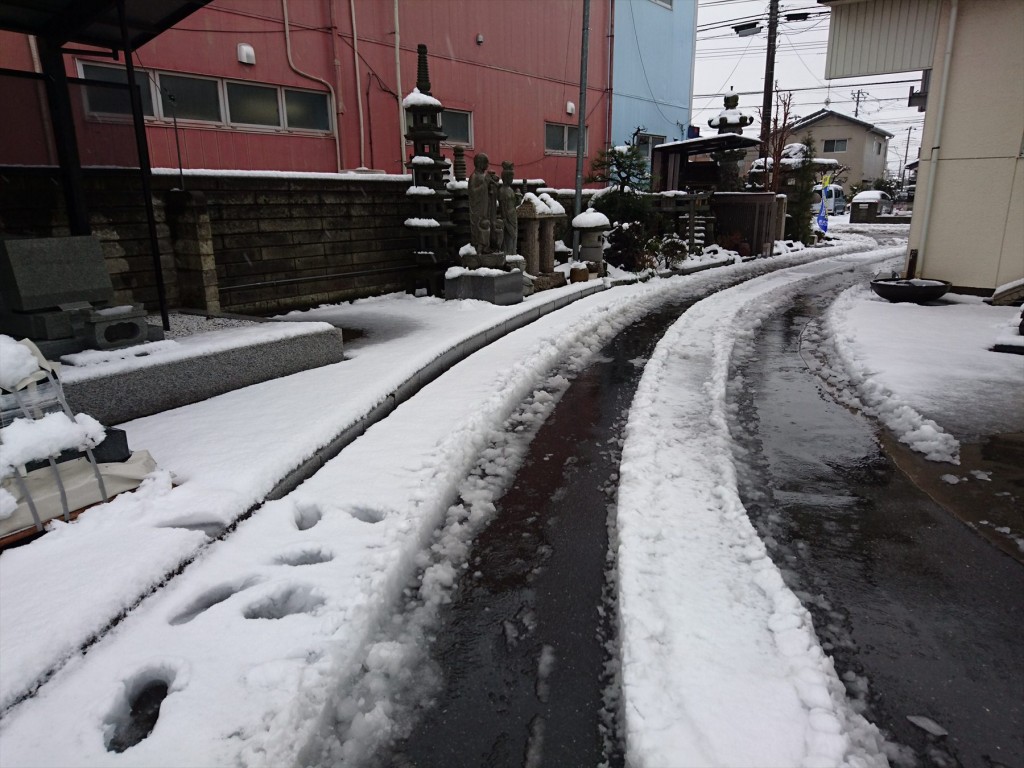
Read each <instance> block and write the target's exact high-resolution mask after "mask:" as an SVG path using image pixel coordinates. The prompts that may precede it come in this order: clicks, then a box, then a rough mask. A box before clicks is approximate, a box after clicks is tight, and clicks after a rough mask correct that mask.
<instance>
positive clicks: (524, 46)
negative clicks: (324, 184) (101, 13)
mask: <svg viewBox="0 0 1024 768" xmlns="http://www.w3.org/2000/svg"><path fill="white" fill-rule="evenodd" d="M353 6H354V9H355V21H356V29H357V31H358V36H357V40H356V43H355V44H356V45H357V46H358V53H359V64H358V87H357V70H356V64H355V60H354V52H353V42H354V41H353V34H352V27H353V25H352V8H353ZM283 8H284V6H283V4H282V0H213V2H212V3H211V4H210V5H209V6H207V7H206V8H204V9H202V10H200V11H198V12H196V13H194V14H193V15H191V16H189V17H188V18H186V19H185V20H184V21H183V22H181V23H180V24H179V25H178V26H177V27H175V28H173V29H171V30H169V31H167V32H165V33H164V34H162V35H161V36H160V37H158V38H156V39H155V40H154V41H153V42H151V43H150V44H148V45H146V46H144V47H143V48H142V49H140V50H139V51H138V55H137V59H136V63H137V64H141V65H142V66H143V67H146V68H152V69H158V70H163V71H171V72H182V73H191V74H197V75H210V76H215V77H221V78H227V79H237V80H250V81H254V82H260V83H268V84H273V85H282V86H288V87H296V88H304V89H312V90H319V91H326V90H327V86H326V85H324V84H321V83H319V82H316V81H315V80H311V79H310V78H307V77H304V76H303V75H301V74H298V73H296V72H295V71H293V69H292V67H291V66H289V63H288V60H287V55H286V45H285V35H284V24H283ZM287 8H288V12H289V20H290V26H291V42H292V59H293V63H294V65H295V67H296V68H297V69H299V70H301V71H302V72H304V73H306V74H308V75H311V76H313V77H315V78H319V79H321V80H323V81H326V82H327V83H330V85H331V86H332V87H333V88H334V90H335V92H336V94H338V96H339V98H338V103H337V105H336V106H337V108H338V109H339V112H340V114H338V115H337V116H336V117H337V123H338V125H339V127H340V130H339V133H338V135H339V137H340V139H339V144H340V146H338V147H337V148H336V147H335V138H334V136H333V135H332V136H323V135H310V134H301V133H288V132H286V131H275V130H266V131H259V130H252V129H248V128H246V129H241V128H229V127H219V126H211V125H205V126H204V125H201V124H198V123H185V122H184V121H179V127H180V131H179V139H180V142H181V147H182V162H183V165H185V167H189V168H217V169H256V170H281V171H291V170H297V171H335V170H338V162H337V158H338V155H339V154H340V160H341V163H340V165H341V167H342V168H344V169H351V168H355V167H357V166H360V165H365V166H368V167H372V168H375V169H380V170H384V171H388V172H391V173H396V172H404V169H403V168H402V162H404V160H406V159H407V158H408V154H409V151H410V148H409V147H408V146H406V145H405V143H404V141H402V140H401V138H400V129H399V124H398V119H399V117H398V100H397V98H396V94H397V95H398V96H405V95H406V94H407V93H409V92H410V91H411V90H412V88H413V86H414V85H415V81H416V45H417V44H418V43H425V44H426V45H427V47H428V49H429V53H430V57H429V62H430V78H431V85H432V92H433V94H434V96H435V97H437V98H438V99H440V100H441V102H442V103H443V104H444V105H445V106H446V107H450V108H452V109H459V110H467V111H471V112H472V113H473V132H474V137H473V138H474V141H473V144H472V145H471V146H470V147H467V150H466V152H467V155H468V156H469V157H472V155H474V154H476V153H477V152H481V151H483V152H486V153H487V154H488V155H489V156H490V158H491V162H492V165H498V164H499V163H500V161H502V160H512V161H513V162H515V164H516V176H517V177H527V178H543V179H545V180H546V181H547V182H548V183H549V184H551V185H553V186H559V187H571V186H572V185H573V183H574V178H575V156H559V155H552V154H550V153H545V150H544V122H545V121H550V122H557V123H570V124H574V123H575V122H576V120H577V115H572V116H570V115H568V114H567V113H566V102H569V101H571V102H573V103H574V104H576V105H577V106H578V102H579V61H580V42H581V27H582V16H583V0H486V1H485V0H399V2H398V8H399V28H400V30H399V31H400V37H401V52H400V59H401V93H398V87H397V82H396V80H397V78H396V72H395V49H394V41H395V23H394V4H393V2H389V1H388V0H288V3H287ZM609 9H610V0H596V1H595V2H592V4H591V19H590V57H589V70H588V83H589V88H588V96H587V113H588V120H587V125H588V133H589V140H588V146H587V165H588V168H589V162H590V159H591V158H592V157H593V156H594V155H595V154H596V153H597V151H598V150H599V149H601V148H602V147H603V146H604V145H605V142H606V141H607V136H608V116H609V104H608V99H609V82H608V81H609V44H610V39H609V37H608V25H609ZM331 29H334V30H336V34H334V35H332V34H331ZM478 35H482V36H483V42H482V43H481V44H478V43H477V36H478ZM6 43H7V40H6V39H4V40H0V66H11V67H15V68H22V67H26V66H27V65H26V64H25V62H24V61H22V60H24V59H26V56H25V55H21V56H18V57H15V56H14V55H13V53H12V54H11V55H10V56H8V55H7V53H8V50H7V49H9V50H10V51H13V50H14V49H15V48H17V47H18V46H16V45H13V46H12V45H7V44H6ZM238 43H248V44H250V45H252V47H253V48H254V50H255V53H256V64H255V65H253V66H249V65H245V64H241V63H239V62H238V61H237V54H236V49H237V44H238ZM21 48H24V49H25V52H27V50H28V48H27V46H26V45H24V43H22V45H21ZM23 53H24V52H23ZM15 59H17V61H15ZM96 60H97V61H104V59H101V58H97V59H96ZM106 61H108V62H109V59H107V60H106ZM68 72H69V74H71V75H75V76H77V66H76V64H75V61H74V60H73V59H72V57H70V56H69V57H68ZM360 102H361V103H360ZM360 107H361V109H360ZM360 112H361V116H362V119H361V120H360ZM360 123H361V124H362V132H361V131H360ZM361 133H362V138H361V137H360V134H361ZM148 134H149V143H150V151H151V155H152V163H153V165H154V167H176V166H177V155H176V148H175V142H174V134H173V130H172V129H171V127H170V125H169V124H163V123H159V122H157V121H150V125H149V128H148Z"/></svg>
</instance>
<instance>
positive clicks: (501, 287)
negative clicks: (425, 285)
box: [444, 272, 523, 306]
mask: <svg viewBox="0 0 1024 768" xmlns="http://www.w3.org/2000/svg"><path fill="white" fill-rule="evenodd" d="M444 297H445V298H446V299H479V300H480V301H489V302H490V303H491V304H497V305H499V306H508V305H510V304H519V303H520V302H521V301H522V300H523V275H522V273H521V272H503V273H501V274H500V275H494V274H477V273H474V272H463V273H462V274H460V275H458V276H456V277H448V278H445V281H444Z"/></svg>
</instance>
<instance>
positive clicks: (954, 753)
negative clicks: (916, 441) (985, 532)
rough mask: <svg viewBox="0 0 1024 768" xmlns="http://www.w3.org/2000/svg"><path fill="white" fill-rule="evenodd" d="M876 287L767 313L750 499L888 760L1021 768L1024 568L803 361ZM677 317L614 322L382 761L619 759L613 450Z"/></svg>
mask: <svg viewBox="0 0 1024 768" xmlns="http://www.w3.org/2000/svg"><path fill="white" fill-rule="evenodd" d="M866 278H867V275H866V274H857V273H853V274H846V275H841V276H838V277H833V278H828V279H825V280H823V281H821V282H820V283H819V284H818V285H817V286H816V287H815V294H814V295H813V296H802V297H798V298H797V299H796V300H795V301H794V304H793V306H792V308H791V309H790V310H789V311H787V312H784V313H782V314H780V315H778V316H776V317H772V318H768V319H766V320H765V322H764V323H763V325H762V329H761V332H760V335H759V336H758V338H757V339H756V342H755V343H756V350H755V356H754V358H753V359H752V361H751V362H749V363H747V364H746V365H744V366H743V367H742V368H741V369H740V370H741V372H742V374H743V378H742V381H743V386H741V387H738V388H736V390H735V391H734V392H733V393H732V395H733V399H734V400H735V401H736V402H737V404H738V405H739V411H738V416H737V418H736V421H735V423H734V425H733V429H734V433H735V434H736V436H737V438H738V441H739V444H740V445H741V446H742V448H743V449H744V450H743V451H742V452H741V456H740V459H739V460H740V462H741V472H740V476H741V478H742V487H741V493H742V494H743V497H744V502H745V504H746V505H747V508H748V510H749V512H750V515H751V518H752V520H753V521H754V523H755V525H756V526H757V527H758V529H759V531H760V532H761V535H762V537H763V538H765V540H766V543H767V544H768V547H769V551H770V552H771V553H772V556H773V558H774V559H775V562H776V563H778V564H779V566H780V567H781V568H782V569H783V572H784V574H785V577H786V579H787V583H789V585H790V586H791V588H792V589H793V590H794V591H795V592H796V593H797V594H798V595H799V596H800V597H801V599H802V600H803V602H804V604H805V605H806V606H807V607H808V609H809V610H810V611H811V613H812V615H813V617H814V620H815V627H816V630H817V632H818V636H819V638H820V639H821V641H822V644H823V647H824V648H825V649H826V651H827V652H828V653H830V654H831V655H832V656H833V658H834V659H835V663H836V669H837V671H838V672H839V674H840V675H841V676H842V677H843V679H844V680H845V681H846V683H847V687H848V690H849V692H850V697H851V699H852V700H853V701H854V705H855V706H856V707H858V708H859V709H861V710H862V711H863V713H864V715H865V716H866V717H867V718H868V719H869V720H871V721H872V722H874V723H876V724H877V725H878V726H879V727H880V728H882V729H883V730H884V732H885V733H886V734H887V735H888V737H889V738H890V739H891V740H892V741H893V742H894V745H895V747H894V751H893V754H892V755H891V758H892V759H893V762H894V763H895V764H900V765H908V766H909V765H919V766H942V767H943V768H945V767H946V766H964V767H965V768H975V766H977V767H978V768H996V767H997V766H1006V767H1007V768H1024V704H1022V702H1024V694H1022V691H1024V642H1022V638H1024V567H1022V566H1021V564H1020V563H1019V562H1016V561H1014V560H1013V559H1011V558H1010V557H1008V556H1006V555H1005V554H1004V553H1002V552H1000V551H999V550H997V549H996V548H994V547H993V546H992V545H991V544H989V543H987V542H986V541H985V540H983V539H982V538H981V537H980V536H978V534H977V533H976V532H974V531H972V530H970V529H969V528H968V527H966V526H965V525H963V524H962V523H961V522H959V521H958V520H956V519H955V518H953V517H952V516H950V515H949V514H948V513H947V512H946V511H944V510H943V509H942V508H940V507H938V506H936V505H935V504H934V503H933V502H932V501H931V500H930V499H929V498H928V497H927V496H926V495H925V494H923V493H922V492H921V491H920V490H918V488H917V487H916V486H914V485H913V483H911V482H910V481H909V480H908V479H907V478H906V477H905V476H904V475H903V474H902V473H901V472H900V471H899V470H898V469H897V468H896V466H895V465H894V464H893V462H892V461H891V460H890V459H889V458H888V457H887V456H886V455H885V454H884V452H883V451H882V449H881V448H880V446H879V443H878V440H877V439H876V433H875V426H874V425H873V424H872V423H871V422H869V421H868V420H866V419H865V418H864V417H862V416H860V415H859V414H855V413H853V412H851V411H849V410H848V409H846V408H844V407H842V406H840V405H838V404H837V403H836V402H835V401H834V400H833V399H832V398H831V397H830V396H829V395H828V394H827V393H826V391H825V390H824V389H823V387H822V386H821V383H820V382H819V380H818V379H817V377H816V376H815V375H814V374H813V373H811V372H810V371H809V370H808V368H807V367H806V365H805V363H804V359H803V358H801V356H800V354H799V348H800V343H801V335H802V334H803V332H804V330H805V326H806V324H807V322H808V320H811V319H813V318H815V317H816V316H817V315H818V313H819V312H820V311H821V310H822V309H823V308H824V307H826V306H827V304H828V302H829V301H830V300H831V298H832V297H834V295H835V294H836V293H837V292H838V291H839V290H841V289H843V288H845V287H847V286H848V285H851V284H853V283H854V282H856V281H861V280H864V279H866ZM683 310H684V308H683V307H681V306H676V307H666V308H665V309H664V310H663V311H662V312H660V313H657V314H656V315H653V316H651V317H649V318H647V319H646V320H645V321H643V322H642V323H640V324H638V325H637V326H634V327H632V328H630V329H628V330H627V331H626V332H624V333H622V334H620V335H619V336H618V337H617V338H616V339H615V340H614V341H613V342H612V343H611V344H610V345H609V346H608V347H607V348H606V349H605V350H604V351H603V353H602V355H601V356H600V357H599V359H598V360H597V361H595V363H594V364H593V365H592V366H591V367H590V368H588V369H587V370H586V371H585V372H584V373H583V374H581V375H580V376H579V377H578V378H577V379H576V380H575V381H574V382H573V384H572V386H571V387H570V389H569V390H568V392H567V393H566V394H565V395H564V397H563V399H562V401H561V402H560V403H559V405H558V406H557V408H556V409H555V411H554V413H553V414H552V415H551V417H550V418H549V420H548V422H547V423H546V424H545V425H544V426H543V427H542V429H541V431H540V432H539V434H538V436H537V438H536V439H535V440H534V442H533V444H532V445H531V447H530V454H529V456H528V458H527V460H526V462H525V464H524V465H523V467H522V469H521V470H520V472H519V474H518V477H517V479H516V481H515V483H514V485H513V487H512V488H511V489H510V490H509V492H508V493H507V494H506V495H505V497H504V498H503V499H501V500H500V502H499V504H498V512H497V515H496V517H495V520H494V522H492V523H491V525H490V526H489V527H488V528H487V529H486V530H485V531H484V532H483V533H481V534H480V536H479V537H478V538H477V540H476V542H475V544H474V550H473V554H472V556H471V564H470V568H469V571H468V574H471V575H472V577H468V576H467V578H464V580H463V584H462V585H461V586H460V587H459V589H458V591H457V593H456V595H455V599H454V601H453V603H452V604H451V605H450V606H448V607H447V608H446V609H445V611H444V612H443V614H442V626H441V627H440V629H439V631H438V633H437V637H438V639H437V641H436V643H435V646H434V648H433V651H432V656H433V659H434V661H435V662H436V663H437V665H438V666H439V667H440V668H441V670H442V677H443V680H444V682H443V684H442V688H441V690H440V692H439V693H438V695H437V696H436V697H435V701H434V705H433V706H432V707H431V708H429V709H428V710H427V711H424V712H421V713H419V718H420V719H419V722H418V725H417V726H416V728H415V730H414V732H413V734H412V735H411V736H410V737H409V738H408V739H406V740H405V741H403V742H402V743H401V744H399V745H397V747H396V749H395V751H394V753H393V754H392V755H391V756H390V757H388V758H387V759H386V761H385V762H386V763H387V764H389V765H395V766H401V767H402V768H412V767H413V766H415V767H416V768H430V767H433V766H445V767H446V768H447V767H449V766H450V767H451V768H459V767H460V766H466V767H470V766H472V767H476V766H529V767H530V768H533V767H534V766H592V765H598V764H600V763H601V762H602V761H608V764H609V765H612V766H617V765H622V762H623V756H622V750H621V742H620V740H619V734H618V732H617V730H616V722H615V717H614V712H615V707H616V701H615V699H614V694H615V686H614V678H613V677H611V676H610V675H609V669H608V667H607V663H608V661H609V660H610V658H611V655H610V653H609V649H608V644H609V643H611V644H614V642H615V638H614V636H613V634H612V632H613V630H612V628H611V626H610V624H609V622H608V618H609V617H610V616H611V615H612V614H611V612H610V609H611V605H610V599H611V597H610V595H611V592H610V589H611V587H610V581H609V578H608V568H609V566H610V565H611V564H613V560H610V559H609V557H608V555H607V546H608V537H609V529H608V524H609V512H610V511H611V508H612V507H611V505H612V504H613V503H614V488H615V481H616V479H617V474H616V473H617V463H618V457H619V442H618V441H619V438H620V433H621V428H622V425H623V423H624V420H625V415H626V412H627V410H628V407H629V403H630V401H631V399H632V395H633V392H634V390H635V387H636V384H637V382H638V380H639V376H640V373H641V366H642V361H643V359H645V358H646V357H647V356H648V355H649V354H650V351H651V349H653V346H654V345H655V344H656V342H657V340H658V339H659V338H660V336H661V335H662V333H663V332H664V330H665V328H667V327H668V325H670V324H671V323H672V322H673V321H674V320H675V318H676V317H678V315H679V314H680V313H681V312H682V311H683ZM609 692H610V693H611V694H612V698H611V699H610V700H609V699H607V698H606V697H607V695H608V693H609ZM908 717H914V718H915V719H917V722H918V723H919V724H921V725H925V726H927V727H932V728H934V727H938V728H939V729H940V730H945V731H948V734H947V735H944V736H941V735H940V736H937V735H933V734H929V733H928V732H927V731H926V730H924V729H923V728H922V727H920V725H915V724H914V723H912V722H911V721H910V720H908Z"/></svg>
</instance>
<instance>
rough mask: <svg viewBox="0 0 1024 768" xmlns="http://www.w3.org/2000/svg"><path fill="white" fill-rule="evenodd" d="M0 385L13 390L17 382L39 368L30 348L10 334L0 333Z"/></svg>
mask: <svg viewBox="0 0 1024 768" xmlns="http://www.w3.org/2000/svg"><path fill="white" fill-rule="evenodd" d="M0 361H3V365H0V387H3V388H4V389H6V390H13V389H14V388H15V387H16V386H17V385H18V383H19V382H21V381H22V380H23V379H26V378H28V377H29V376H31V375H32V374H33V373H35V372H36V371H38V370H39V363H38V361H37V360H36V358H35V355H33V354H32V352H31V350H29V348H28V347H26V346H25V345H24V344H21V343H19V342H17V341H15V340H14V339H12V338H11V337H10V336H5V335H3V334H0Z"/></svg>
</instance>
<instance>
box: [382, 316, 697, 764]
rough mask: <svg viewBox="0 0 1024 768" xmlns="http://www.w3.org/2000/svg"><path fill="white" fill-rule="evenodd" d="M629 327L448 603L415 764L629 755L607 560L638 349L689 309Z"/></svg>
mask: <svg viewBox="0 0 1024 768" xmlns="http://www.w3.org/2000/svg"><path fill="white" fill-rule="evenodd" d="M684 309H685V305H680V304H674V305H669V306H666V307H665V308H663V309H662V310H661V311H659V312H656V313H654V314H652V315H649V316H648V317H646V318H645V319H644V320H643V321H641V322H639V323H637V324H635V325H633V326H631V327H630V328H628V329H627V330H626V331H624V332H623V333H620V334H619V335H618V336H617V337H616V338H615V339H614V340H613V341H612V342H611V343H610V344H608V345H607V346H606V347H605V348H604V349H603V350H602V352H601V354H600V355H598V356H597V359H596V360H595V361H594V362H593V363H592V364H591V365H590V366H589V367H588V368H587V369H586V370H585V371H584V372H583V373H581V374H580V375H579V376H578V377H577V378H576V379H575V380H574V381H573V383H572V385H571V386H570V387H569V389H568V390H567V391H566V393H565V394H564V395H563V397H562V399H561V401H560V402H559V404H558V406H557V407H556V409H555V411H554V412H553V414H552V415H551V416H550V417H549V419H548V421H547V422H546V423H545V424H544V426H543V427H542V428H541V430H540V432H539V433H538V434H537V437H536V438H535V439H534V441H533V443H532V444H531V446H530V452H529V455H528V457H527V459H526V461H525V463H524V465H523V467H522V468H521V469H520V471H519V474H518V477H517V478H516V481H515V483H514V485H513V486H512V488H511V489H510V490H509V491H508V493H506V495H505V496H504V497H503V498H502V499H501V501H500V502H499V503H498V511H497V514H496V515H495V519H494V521H493V522H492V523H491V524H490V525H489V526H488V528H487V529H486V530H485V531H484V532H483V533H482V534H480V536H478V537H477V540H476V543H475V545H474V550H473V554H472V556H471V562H470V568H469V573H470V574H474V575H473V576H472V577H471V578H465V579H464V583H463V584H462V585H461V586H460V587H459V590H458V593H457V595H456V597H455V600H454V601H453V603H452V605H451V606H449V607H448V609H447V610H446V611H445V612H444V614H443V618H442V621H443V624H444V626H443V628H442V629H441V630H440V631H439V633H438V640H437V643H436V646H435V649H434V654H433V655H434V658H435V660H436V661H437V662H438V663H439V665H440V666H441V668H442V670H443V676H444V679H445V683H444V687H443V690H442V691H441V692H440V693H439V695H438V696H437V697H436V702H437V703H436V706H435V707H434V708H433V709H431V710H430V711H429V712H426V713H424V714H423V717H422V720H421V721H420V722H419V724H418V726H417V728H416V730H415V732H414V733H413V735H412V736H411V737H410V738H409V739H407V740H405V741H404V742H403V743H402V744H401V745H399V746H398V748H397V750H396V754H395V755H394V757H393V758H392V760H391V764H393V765H396V766H403V767H405V766H408V767H409V768H411V767H412V766H415V767H416V768H479V767H480V766H495V767H499V766H528V767H529V768H537V767H539V766H551V767H552V768H571V767H574V766H596V765H599V764H601V763H602V761H607V762H606V764H607V765H609V766H612V767H614V766H621V765H622V764H623V757H622V753H621V747H620V740H619V736H618V733H617V732H616V723H615V704H616V702H615V701H614V700H611V701H606V700H605V698H604V697H605V695H606V692H607V691H608V690H609V689H612V690H613V689H614V685H613V679H612V677H611V676H610V672H611V670H610V669H609V668H608V667H607V663H608V662H609V660H610V658H611V654H610V652H609V650H608V648H607V644H608V643H613V642H614V637H613V635H612V632H613V629H612V624H611V621H610V620H611V619H612V617H613V613H612V610H613V608H612V605H611V598H610V591H609V590H610V583H609V579H608V578H607V569H608V568H609V566H610V565H612V564H613V562H614V561H613V559H612V560H610V559H609V556H608V537H609V532H608V523H609V514H610V513H611V512H612V511H613V504H614V497H615V488H616V485H617V480H618V474H617V473H618V462H619V448H620V442H619V441H620V438H621V431H622V428H623V426H624V424H625V417H626V415H627V412H628V408H629V404H630V402H631V401H632V398H633V393H634V391H635V390H636V386H637V384H638V383H639V380H640V375H641V374H642V372H643V362H644V361H645V360H646V357H647V356H648V355H649V354H650V352H651V351H652V350H653V348H654V346H655V344H656V343H657V341H658V340H659V339H660V338H661V336H662V335H663V334H664V332H665V330H666V329H667V328H668V326H669V325H671V324H672V323H673V322H674V321H675V320H676V319H677V318H678V317H679V315H680V314H681V313H682V312H683V311H684Z"/></svg>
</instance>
